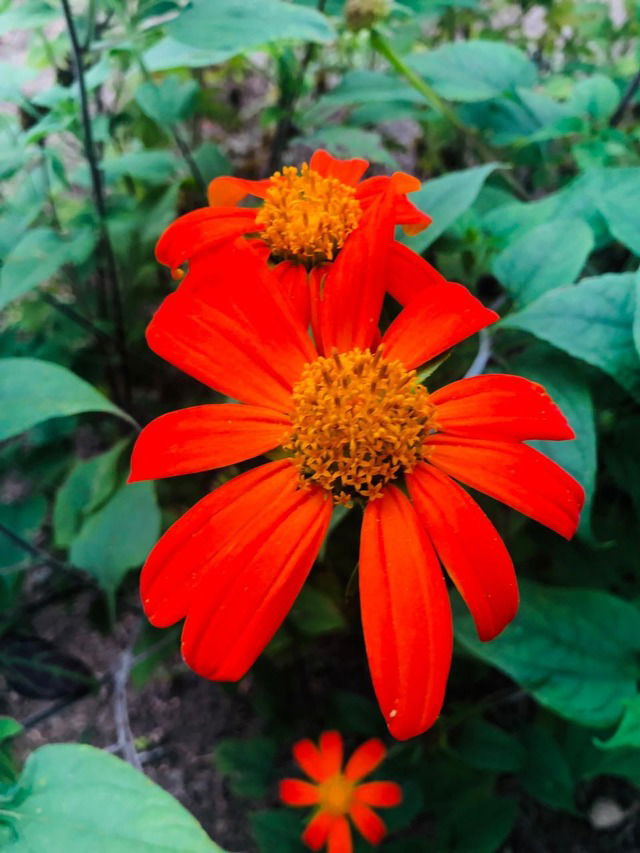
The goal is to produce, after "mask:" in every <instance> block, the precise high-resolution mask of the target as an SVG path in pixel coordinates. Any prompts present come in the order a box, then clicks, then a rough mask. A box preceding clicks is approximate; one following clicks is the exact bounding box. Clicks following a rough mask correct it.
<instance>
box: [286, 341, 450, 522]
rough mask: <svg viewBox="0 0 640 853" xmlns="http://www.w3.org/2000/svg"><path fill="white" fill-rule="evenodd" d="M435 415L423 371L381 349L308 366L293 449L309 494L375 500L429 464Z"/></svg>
mask: <svg viewBox="0 0 640 853" xmlns="http://www.w3.org/2000/svg"><path fill="white" fill-rule="evenodd" d="M433 411H434V407H433V404H432V403H431V402H430V400H429V394H428V392H427V390H426V388H424V387H423V386H422V385H420V384H419V382H418V379H417V376H416V372H415V370H407V369H406V368H405V367H404V365H402V364H401V363H400V362H399V361H387V360H385V359H384V358H383V356H382V350H381V349H378V350H377V351H376V352H375V353H372V352H370V351H369V350H365V351H362V350H360V349H354V350H351V351H350V352H347V353H340V354H338V353H337V352H336V353H334V354H333V355H332V356H330V357H320V358H318V359H316V360H315V361H313V362H310V363H308V364H306V365H305V367H304V369H303V372H302V376H301V378H300V380H299V381H298V382H297V383H296V385H295V386H294V388H293V411H292V414H291V418H292V424H293V428H292V431H291V435H290V437H289V439H288V441H287V443H286V445H285V449H286V450H288V451H289V452H290V453H291V455H292V457H293V460H294V462H295V464H296V465H297V466H298V470H299V472H300V478H301V484H302V485H303V486H306V487H309V486H310V485H311V484H313V483H315V484H316V485H318V486H321V487H322V488H323V489H325V490H326V491H328V492H329V493H330V494H331V496H332V498H333V501H334V502H335V503H336V504H343V505H350V504H351V502H352V501H353V499H354V498H355V497H360V498H363V499H366V500H375V499H376V498H379V497H381V496H382V490H383V489H384V487H385V485H386V484H387V483H389V482H391V481H392V480H395V479H397V478H398V477H400V476H401V475H402V474H404V473H405V472H410V471H412V470H413V469H414V468H415V466H416V465H417V464H418V462H420V460H421V459H422V458H423V452H424V451H423V445H424V439H425V437H426V436H427V434H428V433H429V431H431V430H432V423H431V421H432V416H433Z"/></svg>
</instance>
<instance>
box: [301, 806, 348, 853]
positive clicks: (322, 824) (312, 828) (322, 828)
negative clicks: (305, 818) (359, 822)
mask: <svg viewBox="0 0 640 853" xmlns="http://www.w3.org/2000/svg"><path fill="white" fill-rule="evenodd" d="M338 820H342V818H337V817H336V816H335V815H332V814H329V812H325V811H319V812H317V813H316V814H314V815H313V817H312V818H311V820H310V821H309V823H308V824H307V826H306V829H305V831H304V832H303V833H302V840H303V841H304V843H305V844H306V845H307V847H310V848H311V849H312V850H320V848H321V847H322V846H323V845H324V844H326V841H327V838H328V837H329V833H330V832H331V830H332V829H333V827H334V825H335V823H336V822H337V821H338Z"/></svg>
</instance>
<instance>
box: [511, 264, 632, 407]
mask: <svg viewBox="0 0 640 853" xmlns="http://www.w3.org/2000/svg"><path fill="white" fill-rule="evenodd" d="M634 315H635V276H634V274H633V273H620V274H614V273H611V274H609V275H601V276H596V277H594V278H584V279H582V281H580V282H578V284H577V285H575V286H573V287H558V288H556V289H555V290H551V291H549V292H548V293H544V294H543V295H542V296H540V297H539V298H538V299H536V301H535V302H532V303H531V304H530V305H528V306H527V307H526V308H524V309H523V310H522V311H517V312H516V313H514V314H510V315H509V316H508V317H506V318H505V319H504V320H502V322H501V324H500V326H501V327H502V328H510V329H521V330H522V331H525V332H530V333H531V334H532V335H535V336H536V337H537V338H539V339H540V340H543V341H547V342H548V343H550V344H552V345H553V346H555V347H558V349H561V350H564V352H567V353H569V355H572V356H573V357H574V358H580V359H582V360H583V361H586V362H587V363H588V364H591V365H593V366H594V367H598V368H600V370H603V371H605V373H608V374H609V375H610V376H611V377H613V379H615V380H616V381H617V382H619V383H620V385H622V386H623V388H626V390H627V391H629V393H630V394H632V395H633V396H635V397H636V398H640V357H639V356H638V352H637V350H636V347H635V342H634V338H633V321H634Z"/></svg>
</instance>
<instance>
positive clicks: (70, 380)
mask: <svg viewBox="0 0 640 853" xmlns="http://www.w3.org/2000/svg"><path fill="white" fill-rule="evenodd" d="M81 412H107V413H108V414H111V415H117V416H118V417H120V418H124V419H125V420H127V421H129V422H132V421H131V418H130V417H129V415H127V414H126V413H125V412H123V411H122V409H119V408H118V407H117V406H115V405H114V404H113V403H111V402H110V401H109V400H107V398H106V397H104V396H103V395H102V394H101V393H100V392H99V391H96V389H95V388H94V387H93V385H89V383H88V382H85V381H84V379H80V377H79V376H76V375H75V373H72V372H71V371H70V370H67V368H66V367H61V365H59V364H54V363H53V362H50V361H40V360H39V359H37V358H1V359H0V441H2V440H3V439H5V438H10V437H11V436H13V435H18V433H21V432H24V431H25V430H27V429H29V428H30V427H32V426H35V425H36V424H39V423H41V422H42V421H46V420H49V418H62V417H67V416H68V415H77V414H80V413H81Z"/></svg>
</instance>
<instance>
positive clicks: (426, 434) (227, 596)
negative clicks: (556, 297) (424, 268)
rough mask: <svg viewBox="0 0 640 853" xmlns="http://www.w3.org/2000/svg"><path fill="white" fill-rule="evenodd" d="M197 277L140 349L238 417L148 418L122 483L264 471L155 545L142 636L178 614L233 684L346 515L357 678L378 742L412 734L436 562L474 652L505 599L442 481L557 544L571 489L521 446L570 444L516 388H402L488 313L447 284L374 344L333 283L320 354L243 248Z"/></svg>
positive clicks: (446, 649)
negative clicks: (256, 460) (220, 399)
mask: <svg viewBox="0 0 640 853" xmlns="http://www.w3.org/2000/svg"><path fill="white" fill-rule="evenodd" d="M377 245H378V244H377V243H376V242H375V241H374V242H373V243H371V244H370V245H369V251H370V253H371V255H370V256H368V261H367V263H370V262H371V257H374V258H375V253H376V251H377ZM210 262H211V264H212V265H213V267H214V268H215V270H216V278H215V282H214V283H211V282H210V281H208V280H205V281H201V280H200V279H199V278H198V275H200V274H203V273H204V271H203V270H201V271H200V273H198V274H196V272H195V271H192V272H190V273H189V276H188V278H189V279H192V281H191V283H190V285H189V286H188V287H184V286H181V287H180V288H178V290H177V292H175V293H173V294H172V295H170V296H169V297H168V298H167V299H166V300H165V301H164V303H163V304H162V305H161V306H160V308H159V310H158V312H157V313H156V315H155V317H154V318H153V320H152V322H151V324H150V326H149V328H148V331H147V340H148V343H149V345H150V347H151V348H152V349H153V350H154V351H155V352H156V353H157V354H158V355H160V356H161V357H163V358H165V359H166V360H167V361H169V362H171V363H172V364H174V365H175V366H176V367H178V368H179V369H181V370H183V371H184V372H185V373H188V374H190V375H191V376H193V377H195V378H196V379H199V380H200V381H202V382H204V383H205V384H206V385H208V386H209V387H211V388H214V389H216V390H217V391H219V392H221V393H223V394H227V395H228V396H229V397H231V398H233V399H235V400H238V401H239V403H222V404H213V405H202V406H194V407H192V408H188V409H183V410H181V411H176V412H171V413H169V414H165V415H163V416H162V417H160V418H158V419H156V420H155V421H153V422H152V423H150V424H149V425H148V426H147V427H146V428H145V429H144V430H143V431H142V433H141V435H140V436H139V438H138V440H137V442H136V445H135V448H134V451H133V456H132V463H131V466H132V467H131V477H130V479H131V480H144V479H152V478H157V477H171V476H175V475H178V474H187V473H193V472H196V471H205V470H209V469H213V468H219V467H222V466H226V465H232V464H235V463H237V462H240V461H242V460H246V459H250V458H252V457H255V456H258V455H260V454H263V453H266V452H268V451H272V450H274V449H277V448H280V450H279V451H278V459H277V461H273V462H269V463H267V464H261V465H259V466H258V467H255V468H252V469H251V470H249V471H247V472H246V473H243V474H241V475H240V476H237V477H235V478H234V479H232V480H230V481H229V482H227V483H225V484H224V485H223V486H221V487H220V488H217V489H215V490H214V491H213V492H212V493H211V494H209V495H208V496H207V497H205V498H203V499H202V500H201V501H200V502H199V503H197V504H196V505H195V506H194V507H193V508H192V509H191V510H189V511H188V512H187V513H186V514H185V515H184V516H183V517H182V518H180V519H179V520H178V521H177V522H176V523H175V524H174V525H173V526H172V527H171V528H170V529H169V530H168V531H167V532H166V533H165V534H164V536H163V537H162V538H161V539H160V541H159V542H158V544H157V545H156V546H155V548H154V549H153V551H152V552H151V554H150V556H149V558H148V560H147V562H146V564H145V566H144V568H143V570H142V576H141V592H142V599H143V604H144V609H145V612H146V614H147V616H148V618H149V620H150V621H151V622H152V623H153V624H154V625H156V626H158V627H166V626H168V625H171V624H173V623H175V622H177V621H178V620H180V619H185V618H186V622H185V625H184V630H183V635H182V651H183V655H184V657H185V660H186V661H187V663H188V664H189V666H191V667H192V668H193V669H194V670H195V671H196V672H198V673H200V674H201V675H203V676H205V677H207V678H211V679H215V680H221V681H234V680H237V679H239V678H241V677H242V676H243V675H244V674H245V673H246V672H247V670H248V669H249V667H250V666H251V665H252V664H253V662H254V661H255V659H256V657H257V656H258V655H259V654H260V652H261V651H262V649H263V648H264V646H265V644H266V643H267V642H268V641H269V640H270V639H271V637H272V636H273V634H274V633H275V631H276V630H277V628H278V627H279V625H280V624H281V622H282V620H283V619H284V617H285V615H286V614H287V612H288V610H289V609H290V607H291V606H292V604H293V602H294V601H295V598H296V596H297V595H298V593H299V591H300V589H301V587H302V585H303V583H304V581H305V579H306V577H307V575H308V573H309V571H310V569H311V566H312V564H313V562H314V560H315V558H316V556H317V554H318V551H319V549H320V546H321V543H322V540H323V539H324V536H325V534H326V532H327V528H328V525H329V520H330V517H331V512H332V508H333V506H334V505H335V504H344V503H349V502H352V501H357V502H359V503H362V504H363V505H364V507H365V508H364V521H363V526H362V536H361V547H360V570H359V578H360V600H361V611H362V622H363V627H364V636H365V643H366V649H367V655H368V658H369V666H370V670H371V675H372V680H373V684H374V688H375V692H376V695H377V697H378V701H379V703H380V706H381V709H382V711H383V714H384V716H385V719H386V722H387V725H388V726H389V729H390V731H391V733H392V734H393V735H394V736H395V737H397V738H408V737H412V736H413V735H416V734H418V733H420V732H422V731H424V730H425V729H426V728H428V727H429V726H430V725H432V724H433V722H434V720H435V719H436V718H437V716H438V714H439V712H440V709H441V706H442V702H443V698H444V691H445V687H446V682H447V677H448V672H449V666H450V661H451V652H452V624H451V613H450V607H449V600H448V595H447V589H446V584H445V581H444V577H443V574H442V570H441V568H440V565H442V566H443V567H444V568H445V569H446V571H447V572H448V573H449V575H450V577H451V578H452V580H453V582H454V583H455V585H456V586H457V587H458V589H459V591H460V593H461V595H462V597H463V598H464V600H465V601H466V603H467V605H468V606H469V608H470V609H471V611H472V613H473V616H474V619H475V622H476V626H477V629H478V632H479V635H480V637H481V638H482V639H484V640H487V639H490V638H492V637H494V636H495V635H496V634H498V633H499V632H500V631H501V630H502V629H503V628H504V627H505V625H506V624H508V622H509V621H510V620H511V619H512V618H513V616H514V614H515V612H516V609H517V604H518V593H517V585H516V578H515V573H514V570H513V565H512V563H511V560H510V558H509V555H508V553H507V551H506V548H505V546H504V544H503V543H502V541H501V539H500V537H499V535H498V533H497V531H496V530H495V528H494V527H493V525H492V524H491V522H490V521H489V519H488V518H487V517H486V515H484V513H483V512H482V510H481V509H480V508H479V507H478V505H477V504H476V503H475V501H473V500H472V499H471V498H470V497H469V495H468V494H467V493H466V491H464V489H462V488H461V487H460V486H459V485H458V484H457V483H456V482H455V480H460V481H461V482H462V483H465V484H467V485H469V486H471V487H472V488H474V489H478V490H479V491H482V492H485V493H486V494H488V495H490V496H491V497H494V498H497V499H498V500H501V501H503V502H505V503H506V504H508V505H509V506H511V507H513V508H515V509H517V510H519V511H521V512H523V513H525V514H526V515H528V516H530V517H531V518H533V519H536V520H537V521H539V522H541V523H542V524H545V525H547V526H548V527H550V528H552V529H553V530H556V531H558V532H559V533H561V534H562V535H563V536H566V537H568V538H569V537H571V536H572V535H573V533H574V532H575V529H576V526H577V523H578V516H579V512H580V508H581V505H582V501H583V491H582V489H581V487H580V486H579V484H578V483H576V481H575V480H574V479H573V478H572V477H570V476H569V474H567V473H566V471H564V470H563V469H562V468H560V467H559V466H558V465H556V464H555V463H554V462H552V461H551V460H550V459H548V458H547V457H546V456H543V455H542V454H541V453H539V452H537V451H536V450H534V449H533V448H531V447H529V446H527V445H526V444H524V443H523V442H524V441H525V440H527V439H535V438H538V439H540V438H544V439H568V438H572V437H573V432H572V430H571V428H570V427H569V426H568V424H567V422H566V420H565V419H564V417H563V416H562V414H561V412H560V411H559V410H558V409H557V408H556V406H555V405H554V404H553V402H552V401H551V400H550V398H549V397H548V395H547V394H546V393H545V391H544V389H543V388H541V386H539V385H537V384H535V383H533V382H529V381H528V380H526V379H523V378H520V377H516V376H499V375H489V376H478V377H475V378H472V379H462V380H460V381H458V382H454V383H453V384H452V385H448V386H446V387H444V388H441V389H439V390H437V391H435V392H433V393H429V392H428V391H427V389H426V388H425V387H424V386H422V385H421V384H420V382H419V380H418V377H417V375H416V371H415V368H416V367H418V366H419V365H422V364H424V363H426V362H428V361H430V360H432V359H434V358H436V357H437V356H439V355H440V354H441V353H443V352H444V351H445V350H447V349H449V348H450V347H451V346H453V345H455V344H456V343H458V342H459V341H461V340H463V339H464V338H466V337H467V336H469V335H471V334H474V333H475V332H477V331H478V330H479V329H481V328H483V327H484V326H486V325H488V324H489V323H492V322H494V320H495V319H496V318H497V315H496V314H495V313H494V312H493V311H490V310H488V309H486V308H485V307H484V306H483V305H482V304H481V303H480V302H479V301H478V300H477V299H475V298H474V297H473V296H472V295H471V294H470V293H469V291H468V290H467V289H466V288H464V287H462V286H461V285H459V284H453V283H446V284H438V285H434V286H431V287H425V288H423V289H422V290H421V291H420V292H419V294H418V295H417V296H415V297H414V298H413V299H412V300H411V302H410V303H409V305H408V306H407V307H406V308H404V309H403V310H402V311H401V313H400V314H399V315H398V317H397V318H396V319H395V320H394V321H393V322H392V323H391V325H390V326H389V328H388V329H387V330H386V331H385V333H384V334H383V335H382V337H381V338H380V335H379V332H378V329H377V317H376V318H374V320H373V321H372V317H371V314H370V309H369V305H370V303H366V301H365V302H364V304H363V300H366V299H367V298H369V297H368V294H367V291H366V289H364V290H363V289H362V281H361V277H360V276H359V275H358V274H357V269H354V270H353V271H352V272H351V273H350V274H349V275H347V276H342V277H340V278H337V279H334V281H333V285H332V287H331V288H329V287H328V288H327V290H326V291H325V293H324V299H323V301H322V303H321V311H320V312H319V331H320V333H321V338H322V340H323V342H324V345H325V353H327V354H326V355H321V354H320V353H319V352H318V349H317V347H316V344H315V343H314V342H313V341H312V338H311V337H310V335H309V333H308V331H307V329H306V327H305V326H304V324H303V323H302V322H301V320H300V318H299V316H298V315H296V314H295V313H294V312H293V311H292V310H291V306H290V303H288V302H287V301H286V299H284V297H283V296H282V294H281V292H280V290H279V289H278V288H277V286H275V284H274V280H273V279H274V277H273V273H272V271H271V270H270V269H269V268H268V267H267V266H266V265H265V264H264V263H262V261H261V260H260V258H259V256H258V255H257V254H256V253H255V252H254V251H253V250H252V248H251V247H250V246H248V245H247V243H246V241H243V240H239V241H237V242H236V243H235V244H226V245H221V246H219V247H218V249H217V250H215V251H213V250H212V251H211V252H210ZM193 277H195V280H193ZM243 282H251V288H248V287H243V286H238V285H239V284H240V285H241V284H242V283H243ZM378 341H380V343H379V345H378V343H377V342H378Z"/></svg>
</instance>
